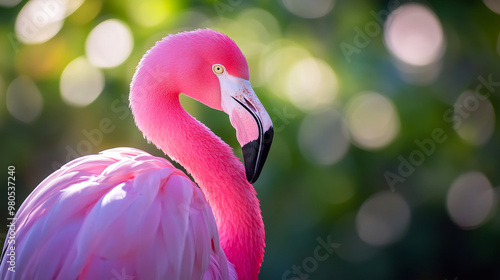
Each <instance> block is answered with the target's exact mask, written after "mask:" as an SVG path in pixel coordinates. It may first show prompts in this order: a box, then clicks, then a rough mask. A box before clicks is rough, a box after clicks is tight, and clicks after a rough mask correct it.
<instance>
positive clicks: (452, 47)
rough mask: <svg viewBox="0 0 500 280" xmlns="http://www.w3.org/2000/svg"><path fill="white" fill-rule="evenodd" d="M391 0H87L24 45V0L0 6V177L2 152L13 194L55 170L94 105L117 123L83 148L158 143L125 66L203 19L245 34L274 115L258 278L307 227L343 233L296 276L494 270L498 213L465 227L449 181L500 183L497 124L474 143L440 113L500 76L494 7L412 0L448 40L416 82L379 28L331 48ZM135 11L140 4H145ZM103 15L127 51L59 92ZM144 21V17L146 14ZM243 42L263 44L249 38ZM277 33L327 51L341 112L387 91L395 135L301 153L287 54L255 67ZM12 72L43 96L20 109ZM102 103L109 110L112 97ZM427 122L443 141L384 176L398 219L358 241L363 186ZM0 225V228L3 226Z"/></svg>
mask: <svg viewBox="0 0 500 280" xmlns="http://www.w3.org/2000/svg"><path fill="white" fill-rule="evenodd" d="M391 2H393V1H359V0H356V1H346V0H337V1H335V5H334V7H333V9H332V11H331V12H329V13H328V14H326V15H325V16H323V17H320V18H316V19H306V18H301V17H299V16H296V15H294V14H293V13H291V12H289V11H288V10H287V9H286V8H285V6H284V5H283V3H282V2H281V1H262V0H259V1H230V0H221V1H218V0H210V1H209V0H206V1H160V0H155V1H138V0H126V1H118V0H111V1H102V0H87V1H85V2H84V3H83V5H82V6H81V7H80V8H79V9H78V10H76V11H75V12H74V13H73V14H72V15H70V16H69V17H68V18H67V19H66V20H65V22H64V25H63V27H62V29H61V30H60V31H59V32H58V34H57V35H56V36H55V37H53V38H52V39H50V40H49V41H47V42H45V43H42V44H34V45H26V44H23V43H21V42H19V41H18V40H17V39H16V37H15V34H14V24H15V20H16V16H17V15H18V13H19V11H20V10H21V8H22V7H23V5H24V4H25V3H26V2H25V1H23V2H22V3H20V4H18V5H17V6H14V7H11V8H0V38H3V39H2V40H0V73H1V74H0V131H1V132H0V135H1V136H0V149H1V157H0V167H1V168H3V171H1V170H0V171H1V174H2V175H0V178H2V179H1V181H2V182H6V181H7V179H6V177H7V175H6V172H7V166H9V165H13V166H15V167H16V184H17V191H16V201H17V203H18V206H19V205H20V203H21V202H22V201H23V200H24V198H25V197H26V196H27V195H28V194H29V193H30V192H31V191H32V190H33V189H34V188H35V187H36V186H37V185H38V184H39V183H40V182H41V181H42V180H43V179H44V178H45V177H47V176H48V175H49V174H50V173H51V172H53V171H54V169H53V168H54V166H56V165H57V164H64V163H65V162H67V161H68V160H69V159H71V158H72V156H71V155H69V152H68V149H73V150H74V149H77V145H78V143H79V142H81V141H82V140H85V135H84V134H82V131H83V130H87V131H91V130H93V129H98V128H99V122H100V121H101V120H102V119H104V118H108V119H110V120H111V122H112V125H113V126H114V130H113V131H112V132H111V133H104V134H103V137H102V141H99V143H98V145H93V146H92V150H91V151H88V153H97V152H99V151H101V150H104V149H108V148H112V147H119V146H128V147H135V148H139V149H143V150H145V151H147V152H149V153H151V154H154V155H158V156H165V155H164V154H163V153H162V152H160V151H159V150H157V149H156V148H155V147H154V146H153V145H151V144H148V143H147V142H146V141H145V140H144V139H143V137H142V134H141V133H140V132H139V131H138V129H137V128H136V127H135V125H134V122H133V118H132V116H131V114H130V112H129V111H128V110H125V108H126V106H128V103H127V99H126V98H127V95H128V88H129V83H130V80H131V77H132V75H133V73H134V71H135V66H136V65H137V63H138V62H139V60H140V58H141V57H142V55H143V54H144V53H145V52H146V50H148V49H149V48H150V47H151V46H153V45H154V42H155V41H157V40H159V39H161V38H162V37H164V36H166V35H167V34H171V33H176V32H179V31H182V30H191V29H195V28H205V27H210V28H213V29H216V30H219V31H222V32H225V33H227V34H228V35H229V36H230V37H232V38H233V39H234V40H235V41H236V43H237V44H239V45H240V46H241V48H242V51H243V53H244V54H245V55H246V56H247V59H248V61H249V67H250V73H251V81H252V83H253V84H254V90H255V91H256V92H257V94H258V96H259V98H260V99H261V101H262V103H263V104H264V106H265V107H266V109H267V111H268V112H269V114H270V115H271V117H272V118H273V121H274V125H275V127H279V128H280V129H279V130H277V132H276V135H275V141H274V143H273V147H272V149H271V152H270V155H269V158H268V161H267V163H266V166H265V168H264V171H263V173H262V175H261V178H260V179H259V181H258V182H257V183H256V184H255V188H256V189H257V192H258V196H259V199H260V200H261V205H262V214H263V217H264V222H265V225H266V237H267V238H266V240H267V248H266V254H265V259H264V263H263V266H262V270H261V279H293V278H292V276H294V274H293V273H292V274H290V275H289V276H284V275H285V273H286V271H287V270H293V266H294V265H297V266H299V265H300V266H302V265H303V262H304V261H305V260H306V259H307V258H311V257H314V250H315V248H316V247H317V246H318V244H319V243H318V241H317V239H318V238H321V239H322V240H326V239H327V238H328V237H330V238H331V241H332V242H335V243H338V244H340V246H339V247H338V250H337V249H336V250H335V251H334V252H333V253H332V254H330V255H329V257H328V258H327V259H326V260H325V261H318V262H317V268H316V269H314V271H313V272H311V273H307V275H308V278H305V279H460V280H462V279H499V278H500V269H499V266H498V260H499V259H500V250H499V249H500V239H499V238H498V236H500V223H499V222H500V216H499V215H498V213H497V212H496V211H495V210H493V211H495V212H494V213H493V214H492V216H491V218H490V219H489V221H488V222H487V223H486V224H484V225H482V226H480V227H479V228H477V229H473V230H465V229H462V228H460V227H459V226H457V225H456V224H454V223H453V221H452V220H451V219H450V216H449V215H448V213H447V209H446V195H447V192H448V189H449V188H450V186H451V185H452V183H453V181H454V180H455V179H456V178H457V177H458V176H460V175H461V174H463V173H465V172H468V171H473V170H476V171H480V172H482V173H483V174H484V175H485V176H486V177H487V178H488V179H489V181H490V182H491V183H492V185H493V186H494V187H495V186H498V185H499V182H500V173H499V172H498V170H499V168H500V161H499V155H500V149H499V145H498V141H499V140H500V132H499V131H500V130H498V129H496V128H495V130H494V132H493V134H492V136H491V138H490V139H489V140H488V141H487V142H486V143H485V144H483V145H471V144H469V143H468V142H466V141H464V140H463V139H462V138H460V137H459V136H458V135H457V133H456V132H455V130H454V129H453V128H452V126H451V124H450V123H449V122H446V121H445V120H444V119H443V113H444V112H446V110H448V109H449V108H452V106H453V103H454V102H455V100H456V99H457V98H458V96H459V95H460V94H461V93H463V92H464V91H465V90H473V89H474V88H475V87H476V86H477V84H478V80H477V78H478V76H483V77H487V76H488V75H492V77H493V80H494V81H500V70H499V69H500V68H499V53H498V52H497V49H498V48H499V47H498V46H497V40H498V37H499V31H500V30H499V28H498V27H499V26H500V15H498V14H495V13H494V12H492V11H491V10H489V9H488V8H487V7H486V6H485V5H484V4H483V2H481V1H475V2H472V1H471V2H469V1H458V2H457V1H453V2H451V1H448V2H445V1H429V2H421V3H423V4H424V5H426V6H428V7H429V8H430V9H431V10H432V11H434V13H435V14H436V15H437V17H438V18H439V20H440V22H441V25H442V27H443V32H444V37H445V38H446V51H445V53H444V56H443V58H442V59H441V62H442V64H441V67H442V70H441V73H440V75H439V77H438V78H437V79H436V80H435V81H434V82H432V83H430V84H428V85H414V84H411V83H408V82H406V81H405V80H404V79H403V78H402V76H401V73H400V71H399V70H398V68H397V67H396V66H395V63H394V58H393V57H392V56H391V54H390V52H389V51H388V50H387V47H386V45H385V44H384V36H383V32H380V34H379V35H378V36H374V37H371V38H370V40H371V41H370V43H369V44H368V45H367V46H366V47H364V48H362V49H361V51H360V52H359V53H356V54H354V55H352V56H351V57H350V58H351V61H350V62H348V60H347V59H346V57H345V56H344V53H343V52H342V49H341V48H340V44H341V43H342V42H346V43H349V44H353V40H354V37H355V36H356V32H355V29H354V28H356V27H359V28H364V26H365V25H366V24H367V23H368V22H370V21H372V20H373V17H372V16H371V15H370V12H371V11H374V12H378V11H382V10H385V9H387V6H388V5H390V4H391ZM250 11H252V12H250ZM263 12H264V14H266V13H268V14H269V15H272V16H271V17H263V18H259V19H258V20H261V24H262V26H263V27H264V28H265V29H266V32H260V31H259V30H258V28H259V27H258V26H248V25H246V24H249V22H250V21H248V19H252V16H255V15H256V14H260V15H262V14H263ZM140 13H143V14H146V15H149V17H147V18H144V16H143V17H142V18H141V16H140V15H138V14H140ZM110 18H116V19H119V20H122V21H123V22H125V23H126V24H127V25H128V27H129V28H130V29H131V31H132V34H133V37H134V47H133V51H132V53H131V55H130V56H129V57H128V59H127V60H126V61H125V62H124V63H123V64H121V65H119V66H117V67H114V68H109V69H102V71H103V73H104V75H105V88H104V90H103V92H102V93H101V95H100V96H99V97H98V98H97V99H96V100H95V101H94V102H92V103H91V104H90V105H88V106H86V107H83V108H80V107H72V106H70V105H68V104H66V103H65V102H64V101H63V100H62V98H61V95H60V90H59V79H60V75H61V73H62V71H63V70H64V68H65V67H66V65H67V64H68V63H69V62H71V61H72V60H73V59H75V58H77V57H79V56H84V55H85V40H86V38H87V35H88V34H89V32H90V31H91V30H92V29H93V28H94V27H95V26H96V25H97V24H99V23H100V22H102V21H104V20H106V19H110ZM141 21H142V22H143V21H146V22H151V21H152V22H154V24H153V25H152V26H144V24H142V25H141ZM250 23H251V22H250ZM262 34H265V35H266V36H264V37H262V36H260V35H262ZM252 42H258V43H259V44H260V45H258V46H257V47H254V46H252V44H251V43H252ZM280 44H281V45H280ZM280 46H298V47H300V48H301V49H303V50H306V51H307V52H308V53H309V54H310V55H311V56H312V57H315V58H318V59H321V60H323V61H325V62H326V63H328V65H329V66H330V67H331V68H332V69H333V70H334V72H335V74H336V76H337V79H338V88H339V90H338V94H337V97H336V99H335V101H334V103H333V105H331V106H332V107H334V108H336V109H337V110H339V111H340V112H345V111H346V105H347V104H348V103H349V101H350V100H352V98H353V97H355V96H357V95H358V94H359V93H360V92H364V91H375V92H378V93H380V94H382V95H383V96H385V97H387V98H388V99H389V100H391V101H392V102H393V104H394V106H395V108H396V112H397V114H398V116H399V120H400V127H401V128H400V131H399V133H398V134H397V136H396V137H395V139H394V140H393V141H392V142H391V143H390V144H389V145H387V146H385V147H383V148H381V149H376V150H366V149H363V148H360V147H359V146H357V145H354V144H352V145H350V147H349V150H348V152H347V154H346V155H345V156H344V157H343V158H342V159H341V160H340V161H338V162H337V163H335V164H330V165H319V164H316V163H315V162H313V161H310V160H308V159H307V158H306V157H305V156H304V155H303V154H302V153H301V148H300V147H299V143H298V138H299V135H298V134H299V128H300V125H301V121H302V120H303V119H304V117H306V116H307V113H305V112H304V111H302V110H301V109H300V108H297V107H296V106H295V105H294V104H293V103H291V102H290V101H289V100H288V99H287V98H286V97H285V96H283V95H282V94H279V93H276V92H274V91H273V89H274V87H273V85H269V84H270V83H271V84H272V83H273V82H276V83H283V81H285V79H286V77H285V76H286V74H287V73H288V71H289V70H290V69H289V68H290V67H292V65H291V63H290V64H287V63H284V64H278V66H279V67H284V68H283V69H279V71H277V72H276V73H277V74H276V73H275V76H273V80H271V81H267V82H265V81H263V80H262V79H261V80H259V79H260V78H259V77H261V75H262V73H261V72H262V71H265V67H264V66H263V65H265V63H266V61H265V59H266V58H268V57H270V56H266V52H270V51H272V50H273V48H280ZM285 62H286V61H285ZM278 66H276V67H278ZM19 75H26V76H29V77H30V78H31V79H32V80H33V81H34V82H35V84H36V86H37V87H38V89H39V91H40V92H41V94H42V97H43V109H42V112H41V115H40V116H39V117H38V118H36V119H35V120H34V121H33V122H30V123H23V122H20V121H18V120H16V119H15V118H14V117H13V116H12V115H11V114H10V113H9V112H8V110H7V107H6V103H5V96H6V92H7V87H8V85H9V84H10V82H12V81H13V80H14V79H15V78H16V77H18V76H19ZM255 81H257V82H255ZM254 82H255V83H254ZM499 100H500V98H499V95H498V90H497V91H495V92H493V94H492V95H491V96H490V102H491V104H492V105H493V108H494V109H495V111H496V112H497V114H496V115H495V122H496V123H499V121H500V120H499V117H498V112H499V111H498V108H500V107H499V106H500V104H499ZM114 102H115V103H114ZM182 102H183V104H184V106H185V107H186V108H187V110H188V111H189V112H190V113H192V114H193V115H194V116H195V117H196V118H198V119H199V120H200V121H202V122H203V123H205V124H206V125H207V126H208V127H210V128H211V129H212V130H213V131H214V132H215V133H216V134H217V135H219V136H221V138H222V139H224V140H225V141H226V142H228V143H229V144H230V145H231V146H232V147H234V149H235V153H236V154H237V155H238V156H240V157H241V151H240V148H239V147H238V143H237V142H236V137H235V135H234V130H233V129H232V127H231V126H230V124H229V121H228V118H227V116H226V115H225V114H224V113H222V112H218V111H214V110H212V109H210V108H206V107H204V106H203V105H201V104H199V103H197V102H194V101H191V100H188V99H187V98H183V99H182ZM113 104H114V105H113ZM112 106H118V108H119V110H111V108H113V107H112ZM435 128H442V129H443V130H444V131H445V133H446V135H447V136H448V139H447V141H446V142H444V143H443V144H437V145H438V146H437V147H436V152H435V153H434V154H432V155H431V156H429V157H427V158H426V159H425V162H424V163H423V164H422V165H421V166H419V167H417V168H416V170H415V172H414V174H412V175H411V176H410V177H408V178H407V179H406V180H405V181H404V182H403V183H400V184H397V185H396V186H395V189H394V190H395V192H396V193H398V194H400V195H401V196H402V197H403V198H404V199H405V200H406V201H407V202H408V205H409V206H410V209H411V220H410V223H409V227H408V229H407V231H405V233H404V235H403V236H402V237H401V238H400V239H398V240H396V241H395V242H394V243H391V244H389V245H386V246H373V245H369V244H366V243H364V242H363V241H362V240H360V239H359V237H358V234H357V231H356V215H357V212H358V210H359V209H360V207H361V206H362V205H363V203H364V202H365V201H366V200H367V199H368V198H369V197H371V196H372V195H374V194H376V193H379V192H384V191H386V192H389V191H391V188H390V187H389V186H388V183H387V182H386V180H385V178H384V173H385V172H386V171H391V172H396V171H395V170H397V168H398V165H399V164H400V161H399V160H398V156H400V155H402V156H403V157H406V158H407V157H408V155H409V154H410V153H411V152H412V151H414V150H415V149H416V145H415V143H414V141H415V139H424V138H429V137H431V134H432V131H433V130H434V129H435ZM68 155H69V156H68ZM54 163H55V165H54ZM180 168H181V167H180ZM495 193H496V195H497V194H498V188H495ZM339 197H340V198H342V199H340V198H339ZM497 197H498V195H497ZM0 200H1V201H2V203H1V204H0V205H5V207H4V206H1V209H2V210H1V211H0V213H1V215H0V218H1V219H2V220H3V221H6V217H7V213H6V205H7V204H6V201H7V196H6V185H5V184H4V183H2V187H1V193H0ZM2 224H3V223H2ZM1 232H2V233H3V234H5V232H6V228H5V226H4V227H3V229H2V230H1ZM342 250H344V251H342ZM337 251H338V252H344V253H340V254H339V253H337ZM346 252H347V253H346ZM345 254H351V255H353V256H354V257H353V259H356V258H358V260H353V259H350V260H349V258H346V257H343V256H345ZM282 277H283V278H282ZM295 277H298V276H297V274H295Z"/></svg>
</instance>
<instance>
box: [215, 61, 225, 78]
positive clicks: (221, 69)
mask: <svg viewBox="0 0 500 280" xmlns="http://www.w3.org/2000/svg"><path fill="white" fill-rule="evenodd" d="M212 71H214V73H215V74H217V75H219V74H222V73H224V71H225V69H224V66H222V65H220V64H214V65H213V66H212Z"/></svg>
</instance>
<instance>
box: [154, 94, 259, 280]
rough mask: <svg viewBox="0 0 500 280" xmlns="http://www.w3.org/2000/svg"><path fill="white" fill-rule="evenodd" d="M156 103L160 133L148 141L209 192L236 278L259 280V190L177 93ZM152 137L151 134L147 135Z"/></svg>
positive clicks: (224, 247) (225, 249) (229, 151)
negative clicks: (191, 113)
mask: <svg viewBox="0 0 500 280" xmlns="http://www.w3.org/2000/svg"><path fill="white" fill-rule="evenodd" d="M157 101H159V102H161V103H162V104H158V103H157V104H156V105H155V106H153V108H157V109H156V110H157V111H155V112H152V114H153V113H154V114H155V119H157V120H160V121H157V125H158V126H157V127H156V129H157V131H158V134H157V135H155V138H153V137H150V139H151V140H153V139H154V140H153V141H154V143H155V144H156V145H157V146H158V147H159V148H161V149H162V150H163V151H164V152H165V153H166V154H167V155H168V156H170V157H171V158H172V159H173V160H175V161H177V162H179V163H180V164H181V165H182V166H183V167H184V168H185V169H186V170H187V172H189V173H190V174H191V175H192V176H193V178H194V180H195V181H196V183H197V184H198V186H199V187H200V189H201V190H202V191H203V193H204V194H205V196H206V198H207V201H208V203H209V204H210V207H211V209H212V211H213V214H214V216H215V220H216V222H217V227H218V230H219V236H220V242H221V247H222V249H223V250H224V252H225V254H226V256H227V258H228V260H229V261H230V262H231V263H232V264H233V265H234V266H235V268H236V272H237V273H238V279H257V278H258V273H259V270H260V266H261V263H262V261H263V256H264V247H265V238H264V223H263V221H262V216H261V213H260V205H259V201H258V199H257V196H256V192H255V189H254V188H253V186H252V185H251V184H250V183H248V182H247V180H246V176H245V171H244V166H243V164H242V163H241V162H240V160H239V159H238V158H237V157H236V156H235V155H234V154H233V152H232V149H231V148H230V147H229V145H227V144H226V143H225V142H224V141H222V140H221V139H220V138H219V137H217V136H216V135H215V134H214V133H213V132H211V131H210V130H209V129H208V128H207V127H206V126H205V125H203V124H202V123H200V122H199V121H197V120H196V119H195V118H194V117H192V116H191V115H190V114H188V113H187V112H186V111H185V110H184V109H183V108H182V106H181V104H180V101H179V94H167V95H166V96H165V95H164V96H163V98H162V99H161V100H157ZM149 136H152V135H149Z"/></svg>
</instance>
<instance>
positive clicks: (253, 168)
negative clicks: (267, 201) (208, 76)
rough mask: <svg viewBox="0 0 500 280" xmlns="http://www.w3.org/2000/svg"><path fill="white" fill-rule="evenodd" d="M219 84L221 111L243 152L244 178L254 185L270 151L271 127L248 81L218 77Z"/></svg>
mask: <svg viewBox="0 0 500 280" xmlns="http://www.w3.org/2000/svg"><path fill="white" fill-rule="evenodd" d="M219 82H220V85H221V97H222V98H221V105H222V109H223V110H224V112H226V113H227V114H228V115H229V120H230V121H231V125H232V126H233V127H234V128H235V129H236V138H237V139H238V142H239V143H240V145H241V148H242V150H243V161H244V164H245V173H246V177H247V180H248V182H249V183H251V184H253V183H255V182H256V181H257V179H258V178H259V175H260V172H261V171H262V167H263V166H264V163H265V161H266V159H267V155H268V153H269V149H270V148H271V143H272V141H273V136H274V130H273V124H272V121H271V118H270V117H269V115H268V114H267V112H266V109H264V106H262V103H261V102H260V100H259V99H258V98H257V95H256V94H255V92H254V91H253V89H252V87H251V86H250V82H249V81H248V80H245V79H241V78H236V77H233V76H230V75H226V76H225V77H223V76H221V77H219Z"/></svg>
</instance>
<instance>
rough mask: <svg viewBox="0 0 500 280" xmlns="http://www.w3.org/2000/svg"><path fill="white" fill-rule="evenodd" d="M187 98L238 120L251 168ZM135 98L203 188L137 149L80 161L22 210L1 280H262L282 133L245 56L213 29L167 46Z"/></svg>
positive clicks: (153, 137) (148, 65)
mask: <svg viewBox="0 0 500 280" xmlns="http://www.w3.org/2000/svg"><path fill="white" fill-rule="evenodd" d="M180 93H184V94H186V95H188V96H190V97H192V98H194V99H196V100H198V101H200V102H202V103H204V104H205V105H207V106H210V107H212V108H215V109H218V110H223V111H224V112H226V113H227V114H228V115H229V118H230V122H231V124H232V125H233V127H234V128H235V129H236V132H237V139H238V142H239V143H240V145H241V146H242V149H243V155H244V163H245V165H243V164H242V163H241V162H240V161H239V159H238V158H237V157H236V156H235V155H234V154H233V152H232V149H231V148H230V147H229V145H227V144H226V143H225V142H223V141H222V140H221V139H220V138H219V137H217V136H216V135H215V134H214V133H212V132H211V131H210V130H209V129H208V128H207V127H206V126H204V125H203V124H202V123H200V122H199V121H198V120H196V119H195V118H194V117H192V116H191V115H189V114H188V113H187V112H186V111H185V110H184V109H183V108H182V106H181V104H180V102H179V94H180ZM129 99H130V108H131V110H132V113H133V115H134V120H135V123H136V125H137V126H138V128H139V129H140V130H141V131H142V132H143V134H144V136H145V138H146V139H147V140H148V141H150V142H152V143H154V144H155V145H156V146H157V147H158V148H159V149H161V150H163V151H164V152H165V153H166V154H167V155H168V156H169V157H170V158H171V159H173V160H175V161H177V162H179V163H180V164H181V165H182V166H183V167H184V168H185V169H186V171H187V172H188V173H190V174H191V176H192V177H193V179H194V180H195V182H196V183H195V182H193V181H191V180H190V179H189V177H188V176H187V175H186V174H184V173H183V172H182V171H181V170H178V169H176V168H175V167H174V166H173V165H172V164H171V163H170V162H169V161H167V160H166V159H163V158H160V157H155V156H152V155H150V154H148V153H146V152H144V151H141V150H137V149H133V148H115V149H110V150H106V151H103V152H101V153H99V154H97V155H88V156H84V157H81V158H78V159H75V160H73V161H71V162H69V163H67V164H66V165H64V166H63V167H62V168H61V169H59V170H57V171H55V172H54V173H53V174H51V175H50V176H49V177H47V178H46V179H45V180H44V181H43V182H42V183H40V185H38V186H37V187H36V189H35V190H34V191H33V192H32V193H31V194H30V195H29V197H28V198H27V199H26V200H25V202H24V203H23V204H22V205H21V207H20V208H19V210H18V212H17V214H16V217H15V228H11V229H10V230H11V231H13V232H12V233H11V232H10V231H9V235H10V234H15V244H8V243H7V241H6V243H5V245H4V249H3V253H4V255H3V257H2V263H1V266H0V275H1V279H41V280H43V279H63V280H71V279H92V280H94V279H120V278H121V279H147V280H153V279H257V278H258V274H259V271H260V266H261V264H262V261H263V256H264V248H265V237H264V235H265V234H264V223H263V220H262V215H261V212H260V205H259V201H258V199H257V196H256V192H255V189H254V188H253V186H252V184H251V183H253V182H255V180H257V178H258V177H259V174H260V172H261V170H262V166H263V165H264V162H265V160H266V157H267V154H268V152H269V148H270V144H271V141H272V137H273V127H272V122H271V119H270V117H269V115H268V114H267V112H266V110H265V109H264V107H263V106H262V104H261V102H260V101H259V99H258V98H257V96H256V95H255V93H254V91H253V89H252V88H251V86H250V82H249V74H248V66H247V62H246V60H245V57H244V56H243V54H242V53H241V51H240V50H239V48H238V47H237V45H236V44H235V43H234V42H233V41H232V40H231V39H229V37H227V36H226V35H224V34H222V33H219V32H216V31H213V30H209V29H203V30H195V31H191V32H182V33H178V34H175V35H169V36H167V37H165V38H163V39H162V40H161V41H159V42H157V43H156V45H155V46H154V47H153V48H151V49H150V50H149V51H148V52H147V53H146V54H145V55H144V57H143V58H142V60H141V62H140V63H139V66H138V67H137V70H136V73H135V75H134V77H133V79H132V83H131V89H130V98H129ZM11 245H12V246H14V247H15V248H12V247H11ZM12 252H14V253H15V272H13V271H11V270H10V269H9V267H10V266H11V264H9V255H12Z"/></svg>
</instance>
